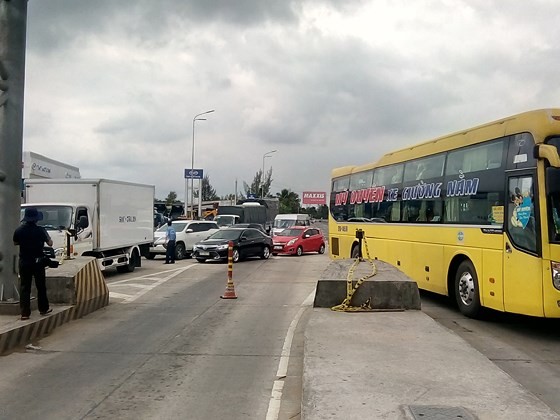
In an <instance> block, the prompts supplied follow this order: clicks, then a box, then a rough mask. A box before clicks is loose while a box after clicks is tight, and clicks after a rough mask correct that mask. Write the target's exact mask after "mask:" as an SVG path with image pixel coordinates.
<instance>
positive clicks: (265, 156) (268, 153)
mask: <svg viewBox="0 0 560 420" xmlns="http://www.w3.org/2000/svg"><path fill="white" fill-rule="evenodd" d="M273 153H276V150H271V151H270V152H266V153H265V154H264V155H263V165H262V174H261V198H264V158H267V157H270V156H272V154H273Z"/></svg>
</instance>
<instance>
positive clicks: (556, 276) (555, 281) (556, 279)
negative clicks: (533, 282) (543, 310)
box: [550, 261, 560, 290]
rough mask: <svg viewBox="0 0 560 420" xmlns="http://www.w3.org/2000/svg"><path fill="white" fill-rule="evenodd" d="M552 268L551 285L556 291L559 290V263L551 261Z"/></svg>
mask: <svg viewBox="0 0 560 420" xmlns="http://www.w3.org/2000/svg"><path fill="white" fill-rule="evenodd" d="M550 265H551V268H552V284H553V285H554V287H555V288H556V289H557V290H560V263H557V262H554V261H551V262H550Z"/></svg>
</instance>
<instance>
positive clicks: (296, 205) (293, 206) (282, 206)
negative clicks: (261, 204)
mask: <svg viewBox="0 0 560 420" xmlns="http://www.w3.org/2000/svg"><path fill="white" fill-rule="evenodd" d="M276 197H278V203H279V211H278V212H279V213H281V214H282V213H299V209H300V207H301V204H300V200H299V195H298V194H297V193H295V192H293V191H290V190H288V189H286V188H284V189H283V190H282V191H280V192H279V193H277V194H276Z"/></svg>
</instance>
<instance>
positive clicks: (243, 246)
mask: <svg viewBox="0 0 560 420" xmlns="http://www.w3.org/2000/svg"><path fill="white" fill-rule="evenodd" d="M230 241H231V242H232V243H233V254H232V258H233V262H238V261H239V260H242V259H244V258H247V257H261V258H262V259H263V260H266V259H268V258H269V257H270V253H271V251H272V239H271V238H270V236H267V235H265V234H264V233H262V232H261V231H260V230H257V229H251V228H247V229H242V228H241V229H240V228H223V229H220V230H219V231H218V232H215V233H213V234H212V235H210V236H209V237H208V238H206V239H204V240H203V241H200V242H197V243H196V244H195V245H194V249H193V257H194V258H196V260H197V261H198V262H204V261H206V260H225V259H227V258H228V244H229V242H230Z"/></svg>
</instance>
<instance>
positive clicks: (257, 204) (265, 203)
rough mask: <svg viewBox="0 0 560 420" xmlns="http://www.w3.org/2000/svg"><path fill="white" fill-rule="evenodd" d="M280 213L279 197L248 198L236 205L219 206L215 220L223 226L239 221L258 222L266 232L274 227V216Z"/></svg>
mask: <svg viewBox="0 0 560 420" xmlns="http://www.w3.org/2000/svg"><path fill="white" fill-rule="evenodd" d="M277 214H278V199H277V198H275V199H264V200H263V199H247V200H241V201H238V203H237V205H235V206H219V207H218V214H217V216H216V218H215V220H217V221H218V223H219V224H220V225H221V226H232V225H235V224H237V223H258V224H259V225H261V226H262V227H263V230H264V231H265V232H269V231H270V230H271V229H272V224H273V221H274V217H275V216H276V215H277Z"/></svg>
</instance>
